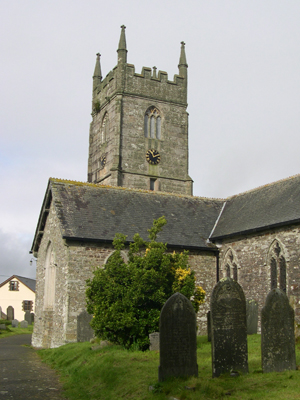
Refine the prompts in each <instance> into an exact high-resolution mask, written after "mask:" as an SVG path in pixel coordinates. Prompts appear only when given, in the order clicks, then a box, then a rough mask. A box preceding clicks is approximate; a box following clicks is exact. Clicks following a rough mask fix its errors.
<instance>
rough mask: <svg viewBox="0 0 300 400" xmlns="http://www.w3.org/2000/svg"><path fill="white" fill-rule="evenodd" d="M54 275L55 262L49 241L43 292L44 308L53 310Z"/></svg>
mask: <svg viewBox="0 0 300 400" xmlns="http://www.w3.org/2000/svg"><path fill="white" fill-rule="evenodd" d="M55 277H56V264H55V262H54V252H53V249H52V245H51V243H49V245H48V248H47V252H46V263H45V292H44V309H45V310H53V308H54V304H55Z"/></svg>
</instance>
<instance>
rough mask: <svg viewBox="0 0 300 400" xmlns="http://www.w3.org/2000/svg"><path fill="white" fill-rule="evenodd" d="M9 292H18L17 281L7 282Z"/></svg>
mask: <svg viewBox="0 0 300 400" xmlns="http://www.w3.org/2000/svg"><path fill="white" fill-rule="evenodd" d="M9 290H19V282H18V281H10V282H9Z"/></svg>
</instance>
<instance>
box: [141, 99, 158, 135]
mask: <svg viewBox="0 0 300 400" xmlns="http://www.w3.org/2000/svg"><path fill="white" fill-rule="evenodd" d="M144 135H145V137H146V138H150V139H160V138H161V116H160V112H159V110H158V109H157V108H156V107H154V106H151V107H149V108H148V109H147V111H146V113H145V116H144Z"/></svg>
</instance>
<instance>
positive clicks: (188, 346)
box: [158, 293, 198, 381]
mask: <svg viewBox="0 0 300 400" xmlns="http://www.w3.org/2000/svg"><path fill="white" fill-rule="evenodd" d="M159 335H160V343H159V347H160V365H159V369H158V380H159V381H164V380H165V379H167V378H169V377H181V376H182V377H187V376H198V365H197V335H196V314H195V310H194V307H193V305H192V303H191V302H190V300H189V299H187V298H186V297H185V296H184V295H183V294H181V293H175V294H173V295H172V296H171V297H170V298H169V299H168V300H167V301H166V303H165V304H164V306H163V308H162V310H161V313H160V322H159Z"/></svg>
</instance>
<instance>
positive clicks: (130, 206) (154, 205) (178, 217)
mask: <svg viewBox="0 0 300 400" xmlns="http://www.w3.org/2000/svg"><path fill="white" fill-rule="evenodd" d="M50 193H51V196H52V202H53V204H54V206H55V209H56V212H57V216H58V219H59V221H60V229H61V234H62V237H63V238H64V239H68V240H86V241H104V242H111V241H112V240H113V238H114V236H115V233H117V232H118V233H123V234H125V235H128V237H127V240H128V241H132V239H133V235H134V234H135V233H137V232H138V233H139V234H140V235H141V236H142V237H143V238H144V239H147V238H148V232H147V229H149V228H150V227H151V226H152V223H153V219H157V218H159V217H161V216H163V215H164V216H165V217H166V220H167V224H166V225H165V226H164V228H163V231H162V232H161V233H160V234H159V235H158V240H159V241H162V242H166V243H168V245H170V246H172V247H173V246H174V247H182V248H197V249H211V250H213V251H214V250H215V247H214V245H212V244H208V243H207V238H208V237H209V234H210V233H211V231H212V229H213V226H214V223H215V221H216V219H217V217H218V215H219V213H220V210H221V208H222V204H223V201H221V200H217V199H207V198H199V197H193V196H185V195H176V194H170V193H163V192H153V191H142V190H136V189H128V188H123V187H110V186H102V185H96V184H89V183H81V182H70V181H63V180H58V179H50V181H49V185H48V189H47V192H46V196H45V200H44V205H43V208H42V212H41V216H40V220H39V224H38V227H37V231H36V235H35V239H34V242H33V246H32V252H35V251H37V250H38V246H39V240H38V235H39V232H41V231H43V225H44V224H45V217H43V213H44V212H45V213H46V214H47V209H48V208H49V201H50V200H49V198H50ZM47 198H48V200H47ZM47 204H48V205H47ZM43 209H44V211H43Z"/></svg>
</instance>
